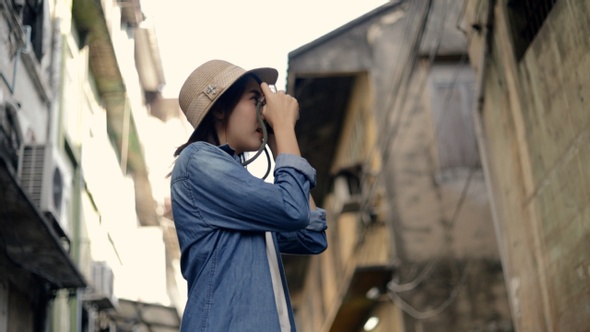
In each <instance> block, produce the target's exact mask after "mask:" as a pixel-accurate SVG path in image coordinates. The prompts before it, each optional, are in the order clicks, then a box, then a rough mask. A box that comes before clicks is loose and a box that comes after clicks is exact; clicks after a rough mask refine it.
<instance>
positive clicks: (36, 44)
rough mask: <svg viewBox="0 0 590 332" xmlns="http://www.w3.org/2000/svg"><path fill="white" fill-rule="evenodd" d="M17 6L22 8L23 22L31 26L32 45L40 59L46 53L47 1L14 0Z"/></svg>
mask: <svg viewBox="0 0 590 332" xmlns="http://www.w3.org/2000/svg"><path fill="white" fill-rule="evenodd" d="M14 3H15V5H16V6H17V8H19V7H20V8H22V24H23V26H30V27H31V46H32V47H33V51H34V52H35V56H36V57H37V60H38V61H41V59H42V58H43V53H44V51H45V50H44V49H43V48H44V47H43V46H44V45H43V38H44V36H43V32H44V23H45V22H44V21H45V14H47V13H46V8H45V2H44V1H43V0H14Z"/></svg>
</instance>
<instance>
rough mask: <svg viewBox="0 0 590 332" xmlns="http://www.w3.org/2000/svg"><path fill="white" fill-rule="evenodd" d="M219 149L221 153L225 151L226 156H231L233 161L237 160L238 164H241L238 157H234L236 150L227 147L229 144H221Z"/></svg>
mask: <svg viewBox="0 0 590 332" xmlns="http://www.w3.org/2000/svg"><path fill="white" fill-rule="evenodd" d="M219 148H220V149H221V150H223V151H225V152H226V153H227V154H229V155H230V156H232V158H234V159H235V160H237V161H238V162H242V161H241V160H240V156H238V155H236V150H234V149H233V148H232V147H231V146H229V144H223V145H220V146H219Z"/></svg>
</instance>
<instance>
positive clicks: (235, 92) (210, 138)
mask: <svg viewBox="0 0 590 332" xmlns="http://www.w3.org/2000/svg"><path fill="white" fill-rule="evenodd" d="M250 78H254V79H255V80H256V82H258V83H259V84H260V83H261V81H260V79H259V78H258V77H257V76H255V75H252V74H246V75H244V76H242V77H240V78H239V79H238V80H237V81H235V82H234V84H232V85H231V86H230V87H229V88H228V89H227V91H225V93H224V94H223V95H221V97H219V99H217V101H215V103H214V104H213V105H212V106H211V109H210V110H209V111H208V112H207V114H206V115H205V117H204V118H203V120H202V121H201V123H200V124H199V126H198V127H197V128H195V131H193V133H192V135H191V137H190V138H189V139H188V141H187V142H186V143H184V144H182V145H181V146H179V147H178V148H177V149H176V151H174V156H175V157H177V156H178V155H180V153H181V152H182V150H184V148H186V147H187V146H189V145H190V144H192V143H194V142H198V141H204V142H208V143H211V144H214V145H219V137H218V136H217V131H216V130H215V113H216V112H222V113H223V115H224V116H223V125H224V126H225V125H227V121H228V119H229V116H230V114H231V112H232V111H233V110H234V108H235V107H236V105H237V104H238V102H239V101H240V98H241V97H242V95H243V94H244V91H245V90H246V84H247V83H248V80H249V79H250Z"/></svg>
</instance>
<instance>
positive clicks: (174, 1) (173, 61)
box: [142, 0, 389, 97]
mask: <svg viewBox="0 0 590 332" xmlns="http://www.w3.org/2000/svg"><path fill="white" fill-rule="evenodd" d="M151 1H152V2H151V4H149V3H148V4H146V5H144V3H146V2H148V1H145V0H144V1H142V7H143V8H144V10H145V11H146V14H147V15H148V16H149V15H150V14H149V12H154V13H156V14H155V15H154V17H153V19H154V22H155V26H156V33H157V35H158V44H159V47H160V52H161V56H162V61H163V66H164V72H165V73H164V74H165V76H166V82H167V85H166V88H165V90H164V94H165V95H166V96H168V97H177V96H178V90H179V89H180V86H181V85H182V83H183V81H184V79H185V78H186V77H187V76H188V75H189V74H190V73H191V72H192V70H193V69H194V68H196V67H197V66H198V65H200V64H201V63H203V62H205V61H208V60H210V59H214V58H218V59H223V60H227V61H230V62H232V63H234V64H236V65H239V66H241V67H243V68H245V69H252V68H255V67H274V68H276V69H277V70H278V71H279V79H278V82H277V88H278V89H284V87H285V83H286V70H287V69H286V68H287V61H288V54H289V52H291V51H293V50H295V49H297V48H299V47H301V46H303V45H305V44H307V43H309V42H312V41H314V40H315V39H317V38H319V37H321V36H323V35H325V34H327V33H329V32H330V31H333V30H335V29H337V28H338V27H340V26H342V25H344V24H346V23H348V22H350V21H352V20H354V19H356V18H357V17H360V16H362V15H364V14H366V13H368V12H369V11H371V10H373V9H375V8H377V7H379V6H381V5H383V4H385V3H387V2H389V1H388V0H357V1H342V0H274V1H272V0H249V1H243V0H210V1H201V0H167V1H160V0H151ZM147 5H149V6H150V7H148V6H147ZM151 6H153V8H151Z"/></svg>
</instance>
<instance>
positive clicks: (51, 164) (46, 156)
mask: <svg viewBox="0 0 590 332" xmlns="http://www.w3.org/2000/svg"><path fill="white" fill-rule="evenodd" d="M18 178H19V181H20V185H21V187H22V188H23V189H24V191H25V192H26V193H28V195H29V197H30V199H31V201H32V202H33V203H34V204H35V205H36V206H37V207H38V208H39V210H40V211H41V212H42V213H44V214H45V216H46V217H48V218H49V219H50V221H51V222H53V223H56V224H57V225H53V226H54V227H55V226H59V227H57V229H56V231H57V232H58V235H60V236H63V237H66V238H69V235H70V225H69V220H68V212H69V211H68V210H69V204H70V195H71V193H70V192H71V181H72V180H71V179H72V176H71V170H70V168H68V167H67V164H66V162H65V160H64V159H63V158H62V156H61V155H60V154H59V152H58V151H57V150H56V149H54V148H52V147H48V146H46V145H42V144H25V145H23V146H22V150H21V157H20V160H19V166H18Z"/></svg>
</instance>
